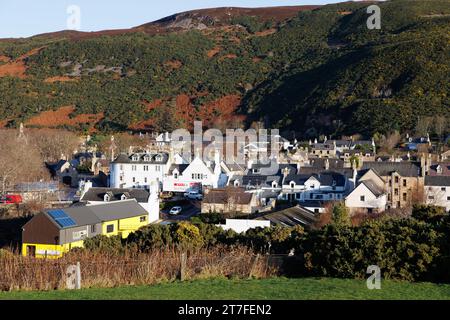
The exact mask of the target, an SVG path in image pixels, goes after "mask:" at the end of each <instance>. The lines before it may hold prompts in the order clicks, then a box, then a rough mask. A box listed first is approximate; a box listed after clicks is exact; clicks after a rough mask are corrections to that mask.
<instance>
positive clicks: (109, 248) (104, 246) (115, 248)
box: [84, 235, 124, 253]
mask: <svg viewBox="0 0 450 320" xmlns="http://www.w3.org/2000/svg"><path fill="white" fill-rule="evenodd" d="M84 247H85V248H86V249H87V250H90V251H97V252H107V253H120V252H122V251H123V249H124V247H123V245H122V238H121V237H120V236H112V237H107V236H104V235H98V236H95V237H93V238H88V239H86V240H84Z"/></svg>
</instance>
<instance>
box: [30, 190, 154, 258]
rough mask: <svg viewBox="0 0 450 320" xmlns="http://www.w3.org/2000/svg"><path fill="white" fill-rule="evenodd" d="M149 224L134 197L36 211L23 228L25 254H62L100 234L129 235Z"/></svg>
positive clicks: (44, 255) (50, 256) (123, 236)
mask: <svg viewBox="0 0 450 320" xmlns="http://www.w3.org/2000/svg"><path fill="white" fill-rule="evenodd" d="M147 224H148V213H147V211H146V210H145V209H144V208H143V207H142V206H140V205H139V204H138V203H137V201H136V200H135V199H130V200H125V201H115V202H110V203H106V204H100V205H93V206H76V207H70V208H64V209H52V210H47V211H45V212H42V213H40V214H38V215H35V216H34V217H33V218H32V219H31V220H30V221H29V222H28V223H27V224H25V225H24V226H23V228H22V255H23V256H31V257H36V258H50V259H55V258H60V257H62V256H63V255H64V254H65V253H67V252H69V251H70V250H72V249H74V248H80V247H83V245H84V240H85V239H87V238H92V237H95V236H97V235H105V236H108V237H109V236H121V237H122V238H126V237H128V235H129V234H130V233H131V232H134V231H136V230H138V229H139V228H141V227H144V226H146V225H147Z"/></svg>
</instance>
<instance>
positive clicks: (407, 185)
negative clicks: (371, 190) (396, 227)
mask: <svg viewBox="0 0 450 320" xmlns="http://www.w3.org/2000/svg"><path fill="white" fill-rule="evenodd" d="M427 168H428V167H427V164H426V161H425V160H423V161H422V163H416V162H379V161H375V162H365V163H364V164H363V166H362V171H363V172H364V170H372V171H374V172H376V174H377V175H378V176H379V177H380V178H381V179H382V180H383V182H384V187H383V190H384V191H385V192H386V194H387V205H386V206H387V208H405V207H408V206H410V205H412V204H413V203H414V202H421V201H423V190H424V180H425V175H426V173H427V172H428V169H427Z"/></svg>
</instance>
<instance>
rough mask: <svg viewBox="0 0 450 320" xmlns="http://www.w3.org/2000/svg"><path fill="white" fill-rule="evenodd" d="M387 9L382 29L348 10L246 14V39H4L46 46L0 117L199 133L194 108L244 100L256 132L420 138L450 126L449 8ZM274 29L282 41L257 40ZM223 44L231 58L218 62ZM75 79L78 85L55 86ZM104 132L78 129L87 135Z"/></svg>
mask: <svg viewBox="0 0 450 320" xmlns="http://www.w3.org/2000/svg"><path fill="white" fill-rule="evenodd" d="M379 6H380V7H381V11H382V12H383V26H382V29H381V30H368V29H367V27H366V20H367V12H366V8H367V5H366V4H364V3H340V4H333V5H327V6H323V7H320V8H318V9H315V10H311V11H304V12H300V13H299V15H298V16H297V17H294V18H292V19H291V20H289V21H287V22H284V23H281V24H279V25H277V26H274V25H273V24H272V22H270V21H269V22H263V21H260V20H259V19H258V18H256V17H252V16H240V17H235V18H234V21H232V22H233V23H237V24H240V25H243V26H244V27H245V29H246V30H242V31H241V32H239V31H233V32H221V31H214V32H201V31H198V30H192V31H188V32H179V33H169V34H165V35H148V34H144V33H129V34H123V35H115V36H100V37H92V38H86V39H79V40H77V41H73V40H69V39H67V38H61V37H57V38H52V37H34V38H30V39H18V40H11V41H6V42H3V41H2V42H0V54H3V55H6V56H8V57H10V58H13V59H14V58H18V57H19V56H20V55H21V54H24V53H26V52H28V51H30V50H31V49H35V48H40V47H42V49H41V50H40V51H39V52H38V53H37V54H35V55H32V56H30V57H29V58H27V59H26V64H27V67H28V69H27V77H26V78H24V79H19V78H16V77H9V76H6V77H0V91H1V92H2V99H1V101H0V119H1V120H6V121H7V125H8V126H10V127H17V126H18V125H19V123H20V122H21V121H25V120H27V119H29V118H30V117H33V116H35V115H37V114H39V113H41V112H43V111H46V110H57V109H58V108H60V107H61V106H70V105H73V106H75V111H74V112H73V114H72V115H71V116H76V115H80V114H91V113H93V114H98V113H103V115H104V118H103V119H102V120H101V121H100V122H99V123H97V124H96V125H95V126H96V129H98V130H100V131H103V132H115V131H126V130H128V128H129V127H130V126H131V125H132V124H135V123H137V122H139V121H142V120H144V121H147V120H151V121H152V122H153V123H154V126H155V127H156V128H157V129H159V130H163V129H172V128H173V127H176V126H184V125H189V124H186V123H183V122H182V121H181V120H183V119H185V118H186V117H187V116H188V115H189V113H191V112H190V111H192V112H194V111H195V112H197V111H198V113H196V114H199V115H200V116H199V117H203V118H204V117H206V116H204V114H205V113H206V112H203V111H204V110H203V106H204V105H205V103H207V102H211V101H214V100H215V99H217V98H220V97H223V96H225V95H230V94H237V95H239V96H241V97H243V100H242V106H241V109H240V112H241V113H242V114H243V115H246V116H247V117H248V124H251V123H252V122H254V121H262V122H263V123H265V124H266V126H267V127H269V126H270V127H278V128H281V129H289V130H293V131H297V132H298V135H297V137H299V138H300V137H305V138H309V137H310V136H312V135H316V134H326V135H338V134H353V133H355V132H359V133H361V134H364V135H366V136H369V135H372V134H374V133H376V132H378V133H380V134H385V135H386V134H387V133H389V132H391V131H393V130H399V131H406V130H409V131H413V129H414V128H415V127H416V126H417V122H418V120H417V119H418V118H420V117H426V116H435V115H440V116H441V118H444V119H448V117H449V116H450V111H449V109H450V108H448V106H449V105H450V102H449V97H448V94H447V92H448V91H449V83H450V82H449V81H448V74H449V62H448V56H449V41H448V34H449V26H450V24H449V16H448V14H449V12H450V8H449V6H448V2H445V1H440V0H431V1H426V2H422V1H405V0H399V1H387V2H383V3H380V4H379ZM342 12H349V14H346V15H344V14H342ZM272 27H276V32H275V33H273V34H269V35H266V36H256V35H254V34H253V33H255V32H258V31H261V30H265V29H267V28H272ZM249 32H250V35H249ZM218 38H220V39H222V40H221V41H218V40H217V39H218ZM217 46H219V47H220V48H221V51H220V52H219V53H218V54H217V55H215V56H214V57H212V58H210V57H208V55H207V52H208V51H210V50H212V49H213V48H216V47H217ZM229 56H233V57H234V56H235V58H233V59H228V58H226V57H229ZM255 58H257V60H258V62H255ZM168 61H178V62H179V65H180V67H177V68H172V67H170V65H168V64H167V62H168ZM101 66H105V67H104V68H102V67H101ZM111 68H113V69H111ZM67 75H70V77H73V78H75V79H77V81H75V82H74V81H71V82H53V83H50V82H45V80H46V79H48V78H50V77H55V76H67ZM180 94H185V95H187V96H189V97H191V98H192V101H193V104H194V109H195V110H188V111H186V110H184V111H180V110H177V109H176V105H174V99H175V98H176V97H177V96H178V95H180ZM157 99H162V100H163V101H165V103H164V104H163V105H162V106H161V107H160V108H156V109H153V110H147V107H146V106H145V104H144V103H143V101H149V102H153V101H156V100H157ZM447 122H449V121H447ZM92 125H93V124H80V125H73V126H69V127H68V128H71V129H73V130H79V131H80V130H81V131H84V130H86V129H87V127H89V126H92ZM86 126H87V127H86ZM439 130H440V129H439ZM439 130H437V131H439ZM445 130H447V131H448V128H446V129H445ZM444 133H445V132H444ZM444 133H443V134H442V136H444Z"/></svg>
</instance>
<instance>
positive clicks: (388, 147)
mask: <svg viewBox="0 0 450 320" xmlns="http://www.w3.org/2000/svg"><path fill="white" fill-rule="evenodd" d="M400 139H401V136H400V133H399V132H398V131H393V132H391V133H389V134H388V135H387V136H381V138H380V147H381V149H383V150H384V151H387V152H390V151H392V150H394V148H395V147H396V146H397V145H398V144H399V142H400Z"/></svg>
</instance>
